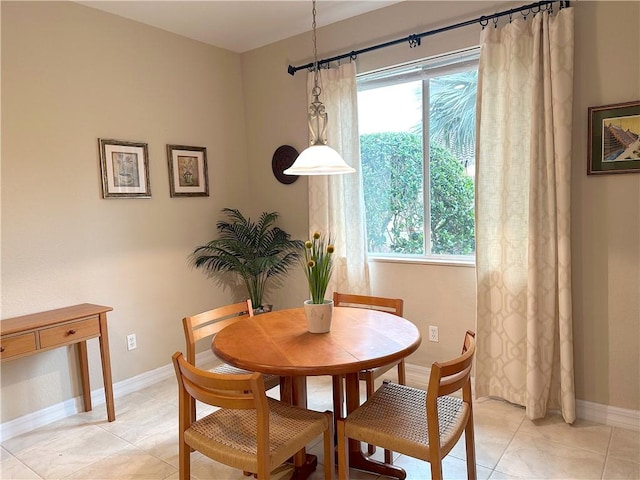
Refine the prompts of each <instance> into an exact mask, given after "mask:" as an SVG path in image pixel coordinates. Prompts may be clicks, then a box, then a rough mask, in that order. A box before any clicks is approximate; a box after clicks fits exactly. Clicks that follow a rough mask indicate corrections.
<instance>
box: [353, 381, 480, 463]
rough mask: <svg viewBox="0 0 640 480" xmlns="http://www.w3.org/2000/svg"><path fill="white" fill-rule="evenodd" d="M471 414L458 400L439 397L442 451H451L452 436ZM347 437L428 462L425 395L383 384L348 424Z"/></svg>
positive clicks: (395, 385) (414, 390)
mask: <svg viewBox="0 0 640 480" xmlns="http://www.w3.org/2000/svg"><path fill="white" fill-rule="evenodd" d="M467 415H468V405H467V404H466V403H464V402H463V401H462V399H460V398H457V397H449V396H443V397H440V398H438V417H439V420H440V442H441V448H442V449H443V450H444V451H448V444H449V443H450V442H451V441H452V440H453V438H452V434H453V433H454V432H455V431H456V430H457V429H458V427H459V426H460V424H461V423H463V422H465V421H466V419H467ZM345 433H346V435H347V436H348V437H350V438H353V439H356V440H362V441H366V442H368V443H371V444H374V445H378V446H379V447H382V448H385V449H389V450H392V451H394V452H398V453H404V454H406V455H409V456H412V457H414V458H421V459H427V458H428V455H429V437H428V430H427V409H426V392H425V391H424V390H419V389H416V388H412V387H408V386H406V385H398V384H396V383H386V382H385V383H384V384H383V385H382V386H381V387H380V388H379V389H378V390H377V391H376V392H375V393H374V395H373V396H372V397H369V399H368V400H367V401H366V402H365V403H364V404H363V405H361V406H360V407H359V408H358V409H357V410H355V411H354V412H352V413H351V414H350V415H349V417H348V419H347V420H346V422H345Z"/></svg>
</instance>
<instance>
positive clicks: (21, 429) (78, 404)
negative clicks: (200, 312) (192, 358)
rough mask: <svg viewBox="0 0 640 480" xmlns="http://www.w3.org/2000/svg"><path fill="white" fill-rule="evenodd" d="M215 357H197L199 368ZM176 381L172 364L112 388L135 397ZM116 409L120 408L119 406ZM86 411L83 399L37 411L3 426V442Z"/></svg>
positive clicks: (96, 395)
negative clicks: (154, 387) (142, 390)
mask: <svg viewBox="0 0 640 480" xmlns="http://www.w3.org/2000/svg"><path fill="white" fill-rule="evenodd" d="M214 360H215V357H214V355H213V353H212V352H210V351H204V352H201V353H199V354H197V355H196V363H197V364H198V365H201V364H204V363H207V362H212V361H214ZM170 377H175V371H174V369H173V364H171V363H169V364H167V365H164V366H162V367H159V368H156V369H154V370H149V371H148V372H144V373H141V374H140V375H136V376H135V377H131V378H127V379H125V380H122V381H120V382H117V383H114V384H113V396H114V398H119V397H123V396H124V395H128V394H129V393H133V392H135V391H138V390H140V389H142V388H145V387H148V386H151V385H153V384H155V383H157V382H160V381H162V380H166V379H167V378H170ZM104 403H105V398H104V387H101V388H97V389H95V390H92V391H91V404H92V405H93V406H97V405H103V404H104ZM116 407H117V404H116ZM83 411H84V403H83V401H82V397H81V396H78V397H74V398H70V399H68V400H65V401H63V402H60V403H56V404H55V405H51V406H49V407H45V408H43V409H41V410H37V411H35V412H32V413H28V414H27V415H23V416H22V417H18V418H16V419H14V420H9V421H8V422H4V423H2V424H0V441H5V440H9V439H10V438H13V437H16V436H18V435H22V434H23V433H27V432H30V431H31V430H35V429H36V428H39V427H43V426H45V425H48V424H50V423H52V422H55V421H57V420H62V419H63V418H66V417H69V416H71V415H75V414H76V413H80V412H83ZM117 417H118V410H117V408H116V419H117Z"/></svg>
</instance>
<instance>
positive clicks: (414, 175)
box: [360, 132, 475, 255]
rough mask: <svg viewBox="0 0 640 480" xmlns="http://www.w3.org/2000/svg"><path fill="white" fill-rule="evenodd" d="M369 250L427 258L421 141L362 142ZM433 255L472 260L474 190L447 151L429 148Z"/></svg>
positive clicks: (411, 137) (414, 137) (391, 137)
mask: <svg viewBox="0 0 640 480" xmlns="http://www.w3.org/2000/svg"><path fill="white" fill-rule="evenodd" d="M360 150H361V158H362V175H363V182H364V185H365V187H364V192H365V194H364V196H365V213H366V220H367V237H368V249H369V252H372V253H396V254H414V255H423V254H424V253H425V250H424V217H423V210H424V208H423V203H424V202H423V195H424V192H423V188H422V178H423V163H422V162H423V154H422V136H421V135H419V134H416V133H408V132H385V133H373V134H365V135H361V136H360ZM429 161H430V164H429V169H430V172H429V173H430V178H431V184H430V193H431V197H430V203H431V212H430V214H431V228H430V233H431V244H430V248H431V253H432V254H447V255H472V254H473V253H474V251H475V240H474V184H473V180H472V179H471V178H470V177H469V176H468V175H467V174H466V173H465V171H464V167H463V166H462V164H461V163H460V161H458V159H457V158H456V157H455V156H454V155H453V154H452V153H451V152H450V151H449V150H447V149H446V148H444V147H442V146H440V145H436V144H432V145H431V148H430V159H429Z"/></svg>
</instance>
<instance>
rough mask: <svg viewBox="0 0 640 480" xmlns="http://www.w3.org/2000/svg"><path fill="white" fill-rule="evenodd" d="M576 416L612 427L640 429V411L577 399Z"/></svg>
mask: <svg viewBox="0 0 640 480" xmlns="http://www.w3.org/2000/svg"><path fill="white" fill-rule="evenodd" d="M576 416H577V417H578V418H582V419H584V420H590V421H592V422H597V423H603V424H605V425H609V426H612V427H620V428H626V429H627V430H635V431H636V432H638V431H640V411H639V410H631V409H628V408H619V407H612V406H610V405H603V404H601V403H594V402H587V401H584V400H576Z"/></svg>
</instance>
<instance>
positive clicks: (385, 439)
mask: <svg viewBox="0 0 640 480" xmlns="http://www.w3.org/2000/svg"><path fill="white" fill-rule="evenodd" d="M475 352H476V342H475V333H473V332H471V331H467V333H466V334H465V338H464V344H463V348H462V354H461V355H460V356H459V357H457V358H455V359H453V360H450V361H448V362H435V363H434V364H433V365H432V366H431V374H430V377H429V385H428V387H427V390H426V391H424V390H419V389H416V388H412V387H407V386H405V385H398V384H396V383H391V382H389V381H386V380H385V382H384V383H383V385H382V386H381V387H380V388H379V389H378V390H377V391H376V392H375V393H374V394H373V395H372V396H371V397H369V398H368V399H367V401H366V402H365V403H363V404H362V405H360V407H358V408H357V409H356V410H354V411H353V412H352V413H351V414H349V415H348V416H347V417H346V418H344V419H338V422H337V436H338V478H339V479H340V480H346V479H347V478H348V476H349V463H348V462H349V461H348V455H347V448H348V439H353V440H358V441H361V442H368V443H372V444H374V445H378V446H380V447H382V448H385V449H388V450H392V451H394V452H399V453H401V454H404V455H407V456H410V457H413V458H418V459H421V460H425V461H427V462H429V463H430V464H431V478H432V479H433V480H440V479H442V459H443V458H444V457H445V456H446V455H447V454H448V453H449V452H450V451H451V449H452V448H453V447H454V445H455V444H456V443H457V442H458V440H459V439H460V437H461V436H462V433H463V432H464V437H465V444H466V452H467V477H468V479H469V480H471V479H475V478H476V458H475V443H474V434H473V402H472V398H471V366H472V363H473V357H474V356H475ZM459 390H462V398H459V397H453V396H451V394H452V393H455V392H457V391H459Z"/></svg>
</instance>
